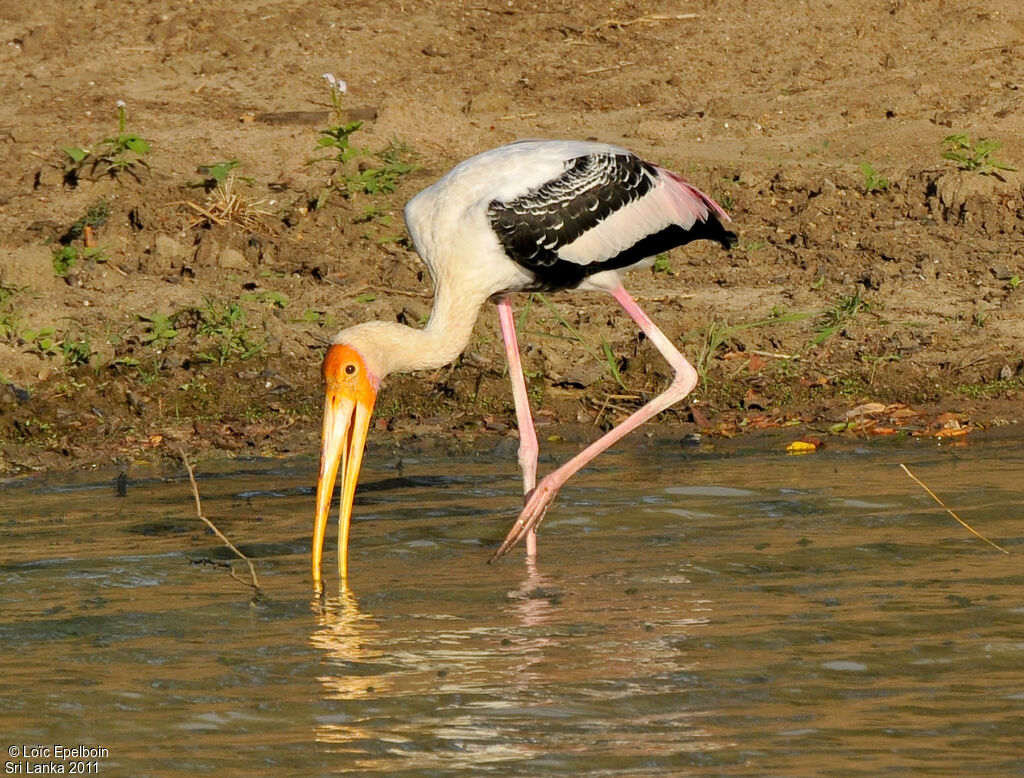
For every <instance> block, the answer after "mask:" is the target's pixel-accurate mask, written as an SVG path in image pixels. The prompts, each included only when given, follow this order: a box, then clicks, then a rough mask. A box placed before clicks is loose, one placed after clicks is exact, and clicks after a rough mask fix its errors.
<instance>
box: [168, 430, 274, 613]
mask: <svg viewBox="0 0 1024 778" xmlns="http://www.w3.org/2000/svg"><path fill="white" fill-rule="evenodd" d="M181 461H182V462H184V463H185V469H186V470H188V480H189V481H190V482H191V483H192V496H193V497H195V499H196V516H198V517H199V518H200V519H201V520H202V521H203V523H204V524H206V526H207V527H209V528H210V529H211V530H212V531H213V534H214V535H216V536H217V537H218V538H220V539H221V541H222V542H223V543H224V545H225V546H227V547H228V548H230V549H231V550H232V551H234V552H235V555H236V556H238V558H239V559H242V560H243V561H244V562H245V563H246V564H247V565H249V577H250V580H248V581H246V580H243V579H242V578H239V577H238V575H236V574H235V571H234V568H231V577H232V578H234V579H235V580H236V581H240V582H241V583H244V584H245V585H246V586H251V587H252V588H253V589H255V590H256V595H257V596H258V597H259V596H262V594H263V592H262V591H261V590H260V582H259V579H258V578H256V568H255V567H253V566H252V561H251V560H250V559H249V557H247V556H246V555H245V554H243V553H242V552H241V551H239V550H238V548H237V547H236V546H235V544H234V543H232V542H231V541H230V540H228V538H227V536H226V535H225V534H224V533H223V532H221V531H220V530H219V529H217V525H216V524H214V523H213V522H212V521H210V520H209V519H208V518H206V516H204V515H203V504H202V503H201V502H200V501H199V486H198V484H196V474H195V473H194V472H192V465H190V464H189V462H188V457H187V456H185V451H184V449H183V450H182V451H181Z"/></svg>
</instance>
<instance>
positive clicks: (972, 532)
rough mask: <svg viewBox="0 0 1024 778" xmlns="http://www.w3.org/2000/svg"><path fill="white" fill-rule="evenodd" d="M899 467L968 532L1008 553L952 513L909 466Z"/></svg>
mask: <svg viewBox="0 0 1024 778" xmlns="http://www.w3.org/2000/svg"><path fill="white" fill-rule="evenodd" d="M900 467H902V468H903V472H905V473H906V474H907V475H909V476H910V477H911V479H913V480H914V481H916V482H917V484H918V486H920V487H921V488H922V489H924V490H925V491H926V492H928V494H929V495H930V496H931V498H932V499H933V500H935V502H937V503H938V504H939V505H941V506H942V507H943V508H945V509H946V513H948V514H949V515H950V516H952V517H953V518H954V519H956V520H957V521H958V522H960V524H961V525H962V526H963V527H964V528H965V529H966V530H967V531H968V532H970V533H971V534H972V535H974V536H975V537H978V538H981V539H982V540H984V541H985V542H986V543H988V544H989V545H990V546H992V547H993V548H997V549H999V550H1000V551H1002V552H1003V553H1004V554H1009V553H1010V552H1009V551H1007V550H1006V549H1005V548H1003V547H1002V546H1000V545H998V544H996V543H993V542H992V541H991V540H989V539H988V538H986V537H985V536H984V535H982V534H981V533H980V532H978V531H977V530H975V529H974V527H972V526H971V525H970V524H968V523H967V522H966V521H964V520H963V519H961V518H960V517H959V516H957V515H956V514H955V513H953V511H952V509H951V508H950V507H949V506H948V505H946V503H944V502H943V501H942V500H940V499H939V497H938V495H936V494H935V492H933V491H932V490H931V489H929V488H928V487H927V486H925V484H924V481H922V480H921V479H920V478H918V477H917V476H916V475H914V474H913V473H911V472H910V468H908V467H907V466H906V465H904V464H901V465H900Z"/></svg>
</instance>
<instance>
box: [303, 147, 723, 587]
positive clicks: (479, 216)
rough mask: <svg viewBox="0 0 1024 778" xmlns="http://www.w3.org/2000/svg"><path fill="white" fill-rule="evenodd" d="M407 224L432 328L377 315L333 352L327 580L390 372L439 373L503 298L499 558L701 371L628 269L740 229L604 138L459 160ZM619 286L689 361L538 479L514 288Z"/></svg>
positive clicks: (637, 317) (325, 482)
mask: <svg viewBox="0 0 1024 778" xmlns="http://www.w3.org/2000/svg"><path fill="white" fill-rule="evenodd" d="M405 221H406V224H407V226H408V228H409V232H410V234H411V235H412V239H413V243H414V244H415V246H416V250H417V251H418V252H419V254H420V257H422V259H423V262H424V263H425V264H426V266H427V268H428V270H429V271H430V275H431V278H432V279H433V282H434V308H433V311H432V313H431V315H430V320H429V321H428V322H427V324H426V326H425V327H424V328H423V329H413V328H411V327H407V326H405V325H402V324H398V323H396V322H383V321H375V322H367V323H365V324H359V325H356V326H354V327H349V328H348V329H345V330H342V331H341V332H339V333H338V335H337V336H335V338H334V340H333V343H332V345H331V346H330V347H329V348H328V349H327V354H326V356H325V357H324V363H323V378H324V383H325V384H326V395H327V396H326V402H325V405H324V418H323V442H322V448H321V453H320V476H319V480H318V483H317V496H316V523H315V526H314V531H313V583H314V586H315V587H316V589H317V591H322V583H321V574H320V570H321V567H320V562H321V557H322V555H323V542H324V535H325V532H326V528H327V517H328V513H329V510H330V505H331V498H332V494H333V491H334V484H335V479H336V477H337V473H338V469H339V466H341V469H342V471H343V475H342V484H341V505H340V518H339V527H338V570H339V573H340V576H341V578H342V580H343V581H344V580H345V578H346V577H347V551H348V533H349V523H350V520H351V516H352V501H353V498H354V496H355V490H356V481H357V480H358V477H359V467H360V464H361V462H362V456H363V448H364V445H365V443H366V433H367V428H368V426H369V422H370V415H371V413H372V411H373V404H374V401H375V399H376V396H377V391H378V389H379V387H380V383H381V381H382V380H383V379H384V378H385V377H386V376H387V375H389V374H390V373H394V372H407V371H412V370H430V369H434V368H438V367H441V366H442V365H446V364H448V363H450V362H452V361H454V360H455V359H456V358H457V357H458V356H459V354H461V353H462V351H463V349H464V348H465V347H466V344H467V343H468V342H469V339H470V335H471V333H472V330H473V325H474V322H475V321H476V318H477V314H478V312H479V310H480V308H481V306H482V305H483V304H484V302H486V301H487V300H494V301H495V302H496V303H497V306H498V319H499V322H500V325H501V334H502V337H503V339H504V342H505V352H506V355H507V357H508V365H509V376H510V378H511V381H512V396H513V399H514V401H515V407H516V417H517V421H518V426H519V440H520V442H519V451H518V455H519V465H520V468H521V469H522V474H523V491H524V494H525V498H524V503H525V504H524V507H523V509H522V512H521V513H520V515H519V518H518V519H517V520H516V522H515V524H514V525H513V527H512V529H511V531H510V532H509V533H508V536H507V537H506V538H505V540H504V542H503V543H502V544H501V546H500V547H499V548H498V550H497V551H496V552H495V553H494V556H493V557H492V560H493V559H496V558H498V557H500V556H502V555H503V554H505V553H507V552H508V551H509V550H510V549H511V548H512V547H513V546H514V545H515V544H516V543H518V542H519V541H520V540H521V539H523V538H526V550H527V554H528V555H531V556H532V555H534V554H536V534H535V533H536V529H537V526H538V525H539V524H540V522H541V520H542V519H543V518H544V514H545V512H546V511H547V509H548V506H549V505H550V504H551V501H552V500H553V499H554V497H555V495H556V494H557V493H558V490H559V488H561V486H562V485H563V484H564V483H565V482H566V481H567V480H568V479H569V478H570V477H571V476H572V475H573V474H574V473H576V472H577V471H578V470H580V469H581V468H582V467H584V466H585V465H586V464H587V463H588V462H590V461H591V460H592V459H593V458H594V457H596V456H597V455H598V454H599V453H601V452H602V451H604V450H605V449H607V448H608V447H609V446H611V445H612V444H614V443H615V442H616V441H618V440H619V439H621V438H622V437H623V436H624V435H626V434H627V433H628V432H630V431H631V430H633V429H635V428H636V427H638V426H640V425H641V424H643V423H644V422H645V421H647V420H648V419H650V418H651V417H653V416H655V415H656V414H658V413H660V412H661V411H663V410H664V409H666V408H668V407H669V406H670V405H672V404H673V403H676V402H678V401H679V400H681V399H682V398H684V397H686V395H687V394H689V393H690V391H691V390H692V389H693V387H694V386H695V385H696V383H697V371H696V370H695V369H694V368H693V366H692V365H691V364H690V363H689V362H688V361H687V360H686V358H685V357H684V356H683V355H682V354H680V353H679V351H678V350H677V349H676V348H675V346H673V345H672V342H671V341H670V340H669V339H668V338H667V337H666V336H665V335H664V334H662V332H661V330H659V329H658V328H657V327H656V326H655V325H654V323H653V322H652V321H651V320H650V319H649V318H648V317H647V315H646V314H645V313H644V312H643V311H642V310H641V309H640V307H639V306H638V305H637V304H636V302H635V301H634V300H633V298H632V297H630V295H629V294H628V293H627V292H626V290H625V289H624V288H623V286H622V281H621V273H622V271H624V270H627V269H630V268H635V267H645V266H647V265H649V264H650V263H651V261H652V258H653V257H654V256H655V255H656V254H658V253H660V252H663V251H667V250H669V249H671V248H674V247H676V246H681V245H683V244H686V243H689V242H690V241H694V240H700V239H706V240H713V241H717V242H718V243H720V244H722V246H723V247H725V248H728V247H729V246H731V245H732V244H733V243H734V242H735V240H736V236H735V234H733V233H732V232H729V231H728V230H726V229H725V227H723V222H728V221H729V216H728V215H727V214H726V212H725V211H724V210H722V208H721V207H720V206H719V205H718V204H717V203H716V202H715V201H714V200H712V199H711V198H710V197H708V196H707V195H705V194H704V193H702V192H700V191H698V190H697V189H696V188H694V187H693V186H691V185H690V184H688V183H687V182H686V181H684V180H683V179H682V178H681V177H680V176H678V175H677V174H675V173H673V172H671V171H670V170H667V169H665V168H663V167H661V166H659V165H655V164H652V163H650V162H644V161H643V160H641V159H640V158H639V157H637V156H636V155H635V154H633V153H631V152H629V151H626V150H625V149H621V148H617V147H615V146H609V145H606V144H603V143H588V142H580V141H541V140H530V141H520V142H517V143H512V144H509V145H507V146H502V147H500V148H496V149H492V150H491V151H487V152H484V153H482V154H479V155H477V156H475V157H472V158H471V159H468V160H466V161H464V162H462V163H460V164H459V165H456V166H455V167H454V168H453V169H452V170H451V171H450V172H449V173H448V174H447V175H445V176H444V177H443V178H441V179H440V180H439V181H438V182H437V183H435V184H433V185H432V186H429V187H427V188H426V189H424V190H423V191H422V192H420V193H419V194H417V195H416V196H415V197H413V198H412V199H411V200H410V201H409V203H408V205H406V207H405ZM561 289H588V290H593V289H600V290H604V291H606V292H609V293H610V294H611V295H612V296H613V297H614V298H615V299H616V300H618V302H619V304H620V305H622V307H623V308H624V309H625V310H626V312H627V313H628V314H629V315H630V317H632V319H633V320H634V321H635V322H636V323H637V325H638V326H639V328H640V330H641V331H643V332H644V334H645V335H646V336H647V337H648V339H649V340H650V342H651V343H652V344H653V345H654V346H655V347H656V348H657V349H658V350H659V351H660V352H661V353H662V354H663V355H664V357H665V359H666V360H667V361H668V363H669V364H670V365H671V366H672V368H673V370H674V371H675V377H674V379H673V380H672V383H671V384H670V385H669V387H668V388H667V389H665V391H664V392H662V393H661V394H660V395H658V396H657V397H655V398H654V399H652V400H651V401H650V402H648V403H647V404H646V405H644V406H643V407H641V408H640V409H639V410H637V411H636V412H634V413H633V414H632V415H631V416H629V417H628V418H627V419H626V420H625V421H623V422H622V423H621V424H619V425H618V426H617V427H615V428H613V429H612V430H610V431H609V432H608V433H606V434H605V435H604V436H602V437H601V438H599V439H598V440H597V441H595V442H594V443H592V444H591V445H590V446H588V447H587V448H586V449H584V450H583V451H582V452H580V453H579V454H577V455H576V456H575V457H574V458H573V459H571V460H569V461H568V462H566V463H565V464H564V465H562V466H561V467H559V468H558V469H556V470H554V471H553V472H551V473H550V474H548V475H547V476H545V477H544V478H543V479H542V480H541V481H540V483H539V484H537V483H536V476H537V453H538V445H537V435H536V432H535V431H534V426H533V419H532V416H531V414H530V405H529V400H528V396H527V391H526V383H525V381H524V379H523V372H522V366H521V363H520V358H519V347H518V344H517V343H516V332H515V324H514V322H513V314H512V306H511V302H510V300H509V295H510V294H511V293H512V292H521V291H556V290H561Z"/></svg>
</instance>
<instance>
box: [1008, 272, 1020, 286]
mask: <svg viewBox="0 0 1024 778" xmlns="http://www.w3.org/2000/svg"><path fill="white" fill-rule="evenodd" d="M1006 284H1007V286H1009V287H1010V289H1016V288H1017V287H1018V286H1020V276H1018V275H1015V276H1012V277H1011V278H1010V280H1009V281H1007V282H1006Z"/></svg>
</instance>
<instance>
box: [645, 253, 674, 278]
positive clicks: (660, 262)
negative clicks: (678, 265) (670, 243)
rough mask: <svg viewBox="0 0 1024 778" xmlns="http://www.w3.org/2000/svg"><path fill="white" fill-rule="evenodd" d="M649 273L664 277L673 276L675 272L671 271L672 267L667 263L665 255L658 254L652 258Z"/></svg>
mask: <svg viewBox="0 0 1024 778" xmlns="http://www.w3.org/2000/svg"><path fill="white" fill-rule="evenodd" d="M651 271H652V272H654V273H664V274H665V275H669V276H674V275H675V274H676V271H674V270H673V269H672V265H671V264H670V263H669V261H668V256H667V255H666V254H659V255H658V256H656V257H655V258H654V264H653V265H651Z"/></svg>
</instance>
